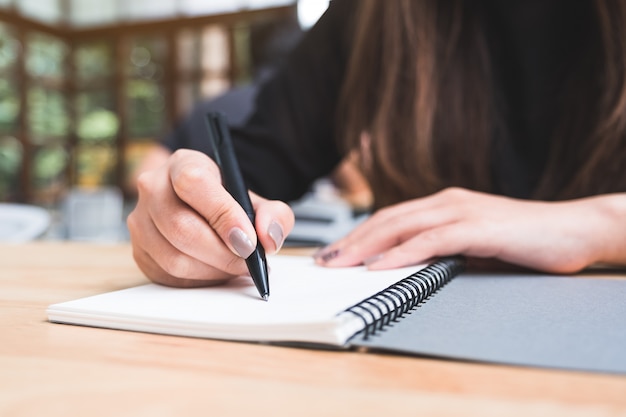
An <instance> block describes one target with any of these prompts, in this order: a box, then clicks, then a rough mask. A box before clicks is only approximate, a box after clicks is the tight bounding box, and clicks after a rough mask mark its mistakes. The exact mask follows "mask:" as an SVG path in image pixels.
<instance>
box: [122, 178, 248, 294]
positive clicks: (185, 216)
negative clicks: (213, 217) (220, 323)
mask: <svg viewBox="0 0 626 417" xmlns="http://www.w3.org/2000/svg"><path fill="white" fill-rule="evenodd" d="M158 182H159V181H158V175H150V174H143V175H142V176H141V177H140V178H139V180H138V190H139V193H140V196H141V198H140V199H139V200H138V204H137V206H136V208H135V210H133V212H132V213H131V214H130V215H129V217H128V229H129V232H130V235H131V242H132V243H133V250H134V253H135V259H136V261H137V264H138V265H139V267H140V268H141V269H142V271H143V272H144V273H145V274H146V275H147V276H148V277H149V278H151V279H152V280H154V281H156V282H159V283H163V284H166V285H176V286H179V284H180V285H182V286H189V285H188V284H185V285H184V283H183V279H187V280H189V279H191V280H200V281H202V282H199V283H198V284H202V285H205V284H207V283H208V282H210V281H214V280H222V279H224V278H225V277H228V276H235V275H242V274H244V273H245V272H246V267H245V263H244V261H243V260H242V259H241V258H240V257H238V256H236V255H234V254H233V253H232V252H231V251H230V250H229V249H228V248H227V247H226V246H225V245H224V244H223V243H222V242H221V239H220V238H219V237H218V236H217V235H216V234H215V232H214V231H212V229H211V228H210V227H208V225H207V224H206V221H204V219H202V218H201V217H200V216H199V215H198V214H197V213H195V212H194V211H193V210H191V209H190V208H189V207H188V206H186V205H185V204H183V203H182V202H180V201H179V200H177V199H176V198H175V196H173V195H172V194H171V193H165V192H161V194H159V192H160V190H159V189H158V187H157V188H151V187H148V185H150V186H156V185H157V184H158ZM146 188H148V190H146ZM146 193H148V194H149V195H146ZM151 194H159V196H160V198H159V199H158V203H157V204H150V201H152V200H150V199H148V197H149V196H150V195H151ZM175 281H176V282H177V283H174V282H175Z"/></svg>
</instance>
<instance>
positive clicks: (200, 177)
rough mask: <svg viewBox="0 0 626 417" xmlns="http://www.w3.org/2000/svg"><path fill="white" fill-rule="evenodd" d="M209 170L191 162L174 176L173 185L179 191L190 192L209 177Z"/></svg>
mask: <svg viewBox="0 0 626 417" xmlns="http://www.w3.org/2000/svg"><path fill="white" fill-rule="evenodd" d="M208 174H209V173H208V172H207V170H206V169H205V168H204V167H202V166H201V165H199V164H196V163H189V164H187V165H186V166H185V167H184V169H181V170H178V171H177V172H176V173H175V174H174V175H173V176H172V185H173V186H174V188H175V189H176V190H178V191H179V192H183V193H185V192H190V191H193V190H196V189H197V187H198V184H199V183H202V182H203V181H205V180H206V178H208Z"/></svg>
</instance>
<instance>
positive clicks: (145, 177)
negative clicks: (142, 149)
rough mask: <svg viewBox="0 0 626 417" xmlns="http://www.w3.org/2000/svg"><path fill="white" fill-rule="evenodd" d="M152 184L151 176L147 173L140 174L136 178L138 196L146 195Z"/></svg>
mask: <svg viewBox="0 0 626 417" xmlns="http://www.w3.org/2000/svg"><path fill="white" fill-rule="evenodd" d="M152 184H153V181H152V176H151V175H150V173H149V172H142V173H141V174H139V176H138V177H137V192H138V193H139V195H142V194H148V193H149V192H150V190H151V186H152Z"/></svg>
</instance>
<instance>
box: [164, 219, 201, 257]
mask: <svg viewBox="0 0 626 417" xmlns="http://www.w3.org/2000/svg"><path fill="white" fill-rule="evenodd" d="M167 225H168V226H167V227H168V228H169V229H170V233H169V234H170V236H172V239H173V242H172V243H174V246H176V247H177V248H179V249H181V250H184V249H185V248H186V247H188V245H189V244H190V242H194V241H195V239H196V237H197V236H198V233H199V228H198V225H197V223H196V222H195V219H194V218H193V216H190V215H189V214H188V213H185V212H181V213H176V214H174V215H173V216H172V217H171V218H170V219H169V221H168V223H167Z"/></svg>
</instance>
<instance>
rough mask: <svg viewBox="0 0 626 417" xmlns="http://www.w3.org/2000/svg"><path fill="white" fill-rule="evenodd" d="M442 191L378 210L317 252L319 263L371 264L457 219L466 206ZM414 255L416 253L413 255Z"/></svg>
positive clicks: (329, 264)
mask: <svg viewBox="0 0 626 417" xmlns="http://www.w3.org/2000/svg"><path fill="white" fill-rule="evenodd" d="M443 197H444V198H442V195H441V194H438V195H434V196H431V197H427V198H425V199H418V200H413V201H411V202H407V203H402V204H398V205H394V206H391V207H388V208H385V209H383V210H380V211H378V212H377V213H375V214H374V215H373V216H372V217H370V218H369V219H368V220H366V221H365V222H364V223H363V224H362V225H360V226H359V227H357V228H356V229H355V230H354V231H353V232H351V233H350V234H348V236H346V237H345V238H343V239H341V240H339V241H337V242H335V243H333V244H331V245H330V246H328V247H327V248H325V249H324V250H322V251H321V252H319V253H318V254H317V255H316V259H317V261H318V263H320V264H322V265H325V266H333V267H343V266H352V265H359V264H362V263H366V264H368V265H369V264H370V263H372V262H374V261H378V258H380V255H381V254H383V253H385V252H386V251H388V250H390V249H391V248H394V247H399V246H402V244H403V243H404V242H406V241H407V240H409V239H412V238H414V237H415V236H417V235H419V234H421V233H423V232H425V231H429V230H433V229H436V228H440V227H443V226H445V225H448V224H451V223H454V222H456V221H458V219H459V217H460V214H461V213H462V211H463V209H462V208H461V206H460V205H459V204H448V203H446V198H447V197H446V196H445V195H444V196H443ZM413 257H415V256H413Z"/></svg>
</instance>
